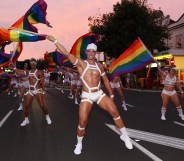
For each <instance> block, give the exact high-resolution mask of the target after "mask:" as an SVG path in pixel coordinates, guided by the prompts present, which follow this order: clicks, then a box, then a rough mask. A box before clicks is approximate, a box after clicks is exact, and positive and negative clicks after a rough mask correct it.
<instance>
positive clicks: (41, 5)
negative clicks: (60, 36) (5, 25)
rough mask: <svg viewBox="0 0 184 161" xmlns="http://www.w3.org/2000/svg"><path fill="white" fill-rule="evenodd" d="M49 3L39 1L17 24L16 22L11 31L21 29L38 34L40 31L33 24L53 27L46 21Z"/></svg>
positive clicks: (42, 0)
mask: <svg viewBox="0 0 184 161" xmlns="http://www.w3.org/2000/svg"><path fill="white" fill-rule="evenodd" d="M46 10H47V3H46V2H45V1H44V0H38V1H37V2H36V3H34V4H33V5H32V6H31V8H30V9H29V10H28V11H27V12H26V13H25V15H24V16H22V17H21V18H20V19H19V20H18V21H17V22H15V23H14V24H13V25H12V26H11V27H10V29H13V28H20V29H23V30H29V31H33V32H38V29H37V28H36V27H34V26H33V24H37V23H43V24H46V25H47V26H49V27H51V26H50V24H49V22H48V21H47V20H46V15H47V13H46Z"/></svg>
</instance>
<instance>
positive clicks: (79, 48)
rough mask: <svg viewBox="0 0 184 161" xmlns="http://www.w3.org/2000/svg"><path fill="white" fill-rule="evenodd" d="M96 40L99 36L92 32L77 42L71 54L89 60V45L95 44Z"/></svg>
mask: <svg viewBox="0 0 184 161" xmlns="http://www.w3.org/2000/svg"><path fill="white" fill-rule="evenodd" d="M96 40H97V35H94V34H92V33H91V32H89V33H87V34H85V35H83V36H81V37H79V38H78V39H77V40H76V42H75V43H74V44H73V46H72V49H71V51H70V53H71V54H73V55H74V56H75V57H77V58H81V59H83V60H85V59H86V58H87V56H86V48H87V45H88V44H90V43H95V42H96Z"/></svg>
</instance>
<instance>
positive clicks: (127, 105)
mask: <svg viewBox="0 0 184 161" xmlns="http://www.w3.org/2000/svg"><path fill="white" fill-rule="evenodd" d="M126 105H127V106H130V107H134V106H132V105H130V104H128V103H126Z"/></svg>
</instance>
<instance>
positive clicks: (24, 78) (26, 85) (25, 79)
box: [17, 61, 29, 111]
mask: <svg viewBox="0 0 184 161" xmlns="http://www.w3.org/2000/svg"><path fill="white" fill-rule="evenodd" d="M23 71H25V72H26V73H28V62H27V61H25V62H24V67H23ZM21 80H22V87H21V88H20V94H19V105H20V106H19V108H18V109H17V110H18V111H21V110H23V96H24V93H25V91H26V90H27V89H28V88H29V75H25V76H22V77H21Z"/></svg>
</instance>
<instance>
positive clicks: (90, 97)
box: [81, 90, 106, 104]
mask: <svg viewBox="0 0 184 161" xmlns="http://www.w3.org/2000/svg"><path fill="white" fill-rule="evenodd" d="M105 95H106V94H105V93H104V92H103V91H102V90H99V91H97V92H93V93H87V92H85V91H82V97H81V98H82V100H81V102H89V103H91V104H93V102H97V104H99V103H100V101H101V100H102V98H103V97H104V96H105Z"/></svg>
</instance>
